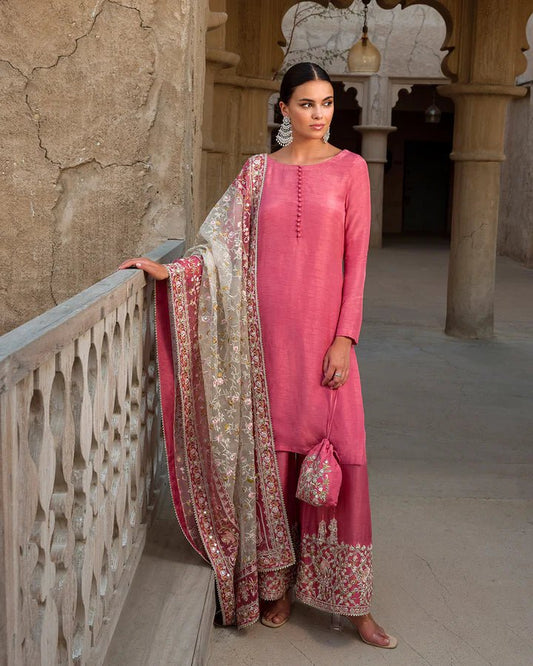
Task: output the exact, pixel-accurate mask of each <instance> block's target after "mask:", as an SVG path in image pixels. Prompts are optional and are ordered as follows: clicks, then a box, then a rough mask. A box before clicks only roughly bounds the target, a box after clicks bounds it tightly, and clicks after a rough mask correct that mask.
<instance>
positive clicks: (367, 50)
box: [348, 0, 381, 74]
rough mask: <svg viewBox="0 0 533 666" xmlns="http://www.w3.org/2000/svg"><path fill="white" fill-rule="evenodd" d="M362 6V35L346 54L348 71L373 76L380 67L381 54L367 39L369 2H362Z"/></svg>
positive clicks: (367, 0)
mask: <svg viewBox="0 0 533 666" xmlns="http://www.w3.org/2000/svg"><path fill="white" fill-rule="evenodd" d="M362 2H363V4H364V6H365V7H364V10H363V12H364V14H363V16H364V19H363V34H362V35H361V39H360V40H359V41H358V42H356V43H355V44H354V45H353V46H352V48H351V49H350V50H349V52H348V69H349V71H350V72H355V73H357V74H375V73H376V72H377V71H378V70H379V67H380V65H381V54H380V52H379V51H378V50H377V48H376V47H375V46H374V44H372V42H371V41H370V39H369V38H368V23H367V15H368V5H369V4H370V0H362Z"/></svg>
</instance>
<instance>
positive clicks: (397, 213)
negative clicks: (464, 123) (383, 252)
mask: <svg viewBox="0 0 533 666" xmlns="http://www.w3.org/2000/svg"><path fill="white" fill-rule="evenodd" d="M435 89H436V86H435V85H431V84H430V85H427V84H416V85H413V86H412V89H411V92H409V91H408V90H402V91H401V92H400V94H399V97H398V102H397V104H396V105H395V107H394V108H393V109H392V123H391V124H392V125H393V126H394V127H396V131H395V132H393V133H391V134H390V135H389V137H388V149H387V163H386V165H385V174H384V196H383V234H384V241H385V242H387V241H391V240H399V239H400V238H401V239H413V238H417V237H418V238H425V239H429V238H433V239H444V240H448V239H449V236H450V229H451V203H452V184H453V163H452V162H451V160H450V153H451V151H452V141H453V118H454V116H453V110H454V109H453V103H452V102H451V100H449V99H447V98H444V97H440V96H439V95H438V94H437V93H436V90H435ZM433 103H435V104H436V106H437V107H438V108H439V109H440V111H441V117H440V122H438V123H429V122H426V119H425V111H426V109H427V108H428V107H429V106H430V105H431V104H433Z"/></svg>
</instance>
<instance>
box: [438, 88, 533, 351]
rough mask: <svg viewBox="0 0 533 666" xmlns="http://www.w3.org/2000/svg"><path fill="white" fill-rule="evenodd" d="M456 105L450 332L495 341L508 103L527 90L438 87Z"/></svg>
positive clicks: (449, 306)
mask: <svg viewBox="0 0 533 666" xmlns="http://www.w3.org/2000/svg"><path fill="white" fill-rule="evenodd" d="M438 90H439V93H440V94H441V95H445V96H448V97H451V98H452V99H453V100H454V102H455V128H454V143H453V145H454V149H453V152H452V154H451V159H452V160H454V161H455V163H456V164H455V177H454V178H455V180H454V197H453V213H452V234H451V245H450V262H449V268H448V306H447V315H446V328H445V331H446V333H448V334H449V335H454V336H457V337H464V338H489V337H491V336H492V334H493V325H494V273H495V260H496V237H497V228H498V206H499V199H500V163H501V162H502V161H503V160H504V159H505V155H504V131H505V115H506V110H507V105H508V103H509V101H510V100H511V99H512V98H513V97H520V96H522V95H524V94H525V93H526V90H525V89H523V88H517V87H515V86H503V85H482V84H478V85H475V84H451V85H445V86H440V87H439V88H438Z"/></svg>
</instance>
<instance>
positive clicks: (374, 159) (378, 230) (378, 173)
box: [354, 125, 396, 247]
mask: <svg viewBox="0 0 533 666" xmlns="http://www.w3.org/2000/svg"><path fill="white" fill-rule="evenodd" d="M354 129H355V130H357V131H358V132H360V133H361V135H362V137H363V141H362V145H361V154H362V156H363V157H364V158H365V160H366V161H367V163H368V175H369V178H370V192H371V200H372V225H371V227H370V247H381V245H382V232H383V168H384V164H385V163H386V162H387V137H388V135H389V133H390V132H394V131H395V130H396V127H392V126H381V125H354Z"/></svg>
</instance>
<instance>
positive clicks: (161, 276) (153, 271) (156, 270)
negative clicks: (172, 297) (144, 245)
mask: <svg viewBox="0 0 533 666" xmlns="http://www.w3.org/2000/svg"><path fill="white" fill-rule="evenodd" d="M130 267H134V268H138V269H139V270H140V271H145V272H146V273H148V275H151V276H152V277H153V278H155V279H156V280H166V279H167V278H168V270H167V269H166V267H165V266H163V264H158V263H157V261H152V260H151V259H147V258H146V257H137V258H136V259H127V260H126V261H123V262H122V263H121V264H120V266H119V267H118V270H121V269H123V268H130Z"/></svg>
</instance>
